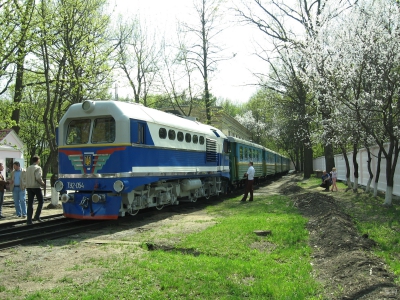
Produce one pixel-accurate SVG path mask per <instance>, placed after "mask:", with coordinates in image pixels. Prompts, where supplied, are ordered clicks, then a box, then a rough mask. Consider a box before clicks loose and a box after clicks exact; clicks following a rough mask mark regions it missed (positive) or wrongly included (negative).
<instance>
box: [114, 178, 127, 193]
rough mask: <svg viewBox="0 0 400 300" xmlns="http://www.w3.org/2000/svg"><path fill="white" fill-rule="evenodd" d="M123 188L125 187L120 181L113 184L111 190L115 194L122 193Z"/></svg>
mask: <svg viewBox="0 0 400 300" xmlns="http://www.w3.org/2000/svg"><path fill="white" fill-rule="evenodd" d="M124 187H125V185H124V183H123V182H122V181H121V180H117V181H115V182H114V185H113V188H114V191H116V192H117V193H120V192H122V190H123V189H124Z"/></svg>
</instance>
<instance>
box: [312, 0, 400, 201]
mask: <svg viewBox="0 0 400 300" xmlns="http://www.w3.org/2000/svg"><path fill="white" fill-rule="evenodd" d="M319 34H320V38H319V40H318V41H319V45H318V48H317V47H316V45H313V46H312V47H311V48H310V49H311V50H310V52H309V53H312V55H313V57H318V56H319V57H321V55H320V54H318V53H317V52H316V51H315V49H320V50H321V51H322V52H324V53H327V54H328V55H326V56H325V59H324V61H323V63H324V70H325V73H324V74H320V73H318V72H315V71H312V69H313V68H314V69H315V68H318V65H316V64H314V65H312V64H311V66H310V68H309V69H310V70H311V72H310V73H309V74H313V76H315V77H316V78H313V80H314V82H316V83H317V84H320V85H323V86H324V87H325V89H324V93H323V94H320V95H319V96H320V97H324V99H325V100H326V101H328V102H330V103H334V105H335V106H336V107H338V109H339V111H340V112H341V113H342V115H345V114H344V113H345V112H346V111H347V112H348V111H350V112H351V113H350V114H347V117H346V118H345V122H351V123H352V124H353V125H351V126H352V128H353V130H355V129H357V131H352V135H353V136H354V135H357V136H360V138H362V139H364V140H369V139H370V138H371V137H372V138H373V139H374V141H375V143H377V144H378V146H379V148H380V150H381V152H382V154H383V156H384V157H385V159H386V179H387V187H386V197H385V203H384V204H386V205H390V204H391V203H392V192H393V183H394V182H393V181H394V172H395V168H396V165H397V161H398V156H399V152H400V147H399V138H400V131H399V128H398V126H399V123H400V102H399V94H400V93H399V88H400V39H399V36H400V11H399V7H398V5H397V4H396V3H394V2H390V3H388V2H386V1H385V2H381V1H372V2H370V1H364V2H363V3H362V4H360V5H359V6H358V7H355V8H354V9H352V11H351V12H349V13H348V14H347V15H346V18H345V19H343V21H342V22H340V23H337V26H333V25H332V24H331V25H330V26H329V28H325V30H324V32H322V31H321V32H320V33H319ZM311 61H312V62H315V61H319V63H321V60H318V59H316V60H311ZM321 75H323V76H321ZM318 90H319V91H320V90H321V89H317V90H316V92H317V93H318ZM336 135H339V132H338V133H337V134H336ZM353 140H354V138H353Z"/></svg>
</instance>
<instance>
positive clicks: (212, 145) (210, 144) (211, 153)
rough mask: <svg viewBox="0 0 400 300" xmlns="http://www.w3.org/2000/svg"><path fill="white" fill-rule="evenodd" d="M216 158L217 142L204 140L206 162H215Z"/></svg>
mask: <svg viewBox="0 0 400 300" xmlns="http://www.w3.org/2000/svg"><path fill="white" fill-rule="evenodd" d="M217 157H218V156H217V141H216V140H212V139H206V161H207V162H216V161H217Z"/></svg>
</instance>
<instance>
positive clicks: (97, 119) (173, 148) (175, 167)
mask: <svg viewBox="0 0 400 300" xmlns="http://www.w3.org/2000/svg"><path fill="white" fill-rule="evenodd" d="M57 141H58V148H59V154H58V163H59V175H58V180H57V181H56V183H55V185H54V187H55V189H56V190H57V191H58V192H60V193H61V201H62V202H63V210H64V216H65V217H69V218H76V219H91V220H92V219H116V218H118V216H125V214H126V213H128V214H132V215H134V214H136V213H137V212H138V211H139V210H140V209H143V208H148V207H156V208H157V209H161V208H163V206H164V205H176V204H179V201H192V202H195V201H196V200H197V198H200V197H210V196H213V195H218V194H219V193H221V192H224V191H226V189H227V187H228V185H229V178H230V174H229V147H228V146H229V141H228V138H227V137H226V136H225V135H224V134H223V133H222V132H221V131H220V130H219V129H217V128H214V127H212V126H209V125H205V124H202V123H199V122H197V121H193V120H189V119H186V118H181V117H179V116H176V115H173V114H169V113H165V112H162V111H158V110H155V109H151V108H148V107H144V106H142V105H139V104H134V103H124V102H118V101H85V102H83V103H79V104H74V105H72V106H71V107H70V108H69V109H68V110H67V112H66V113H65V115H64V116H63V118H62V119H61V120H60V123H59V127H58V131H57Z"/></svg>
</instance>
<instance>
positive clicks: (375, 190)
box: [374, 148, 382, 197]
mask: <svg viewBox="0 0 400 300" xmlns="http://www.w3.org/2000/svg"><path fill="white" fill-rule="evenodd" d="M381 160H382V149H381V148H379V152H378V161H377V163H376V175H375V183H374V197H377V196H378V183H379V176H380V174H381Z"/></svg>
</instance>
